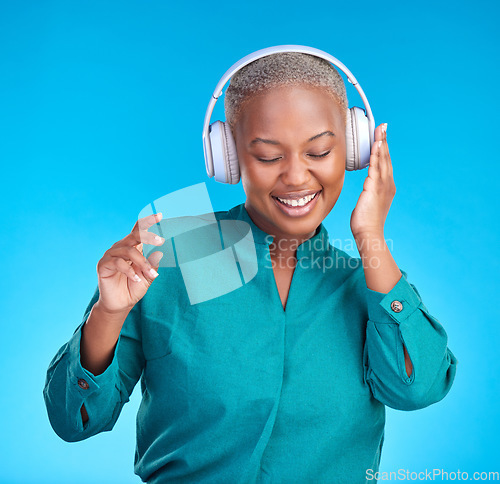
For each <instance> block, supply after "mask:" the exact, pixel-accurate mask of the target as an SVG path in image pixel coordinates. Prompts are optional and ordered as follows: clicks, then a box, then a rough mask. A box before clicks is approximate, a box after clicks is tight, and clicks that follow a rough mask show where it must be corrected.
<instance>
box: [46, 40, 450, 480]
mask: <svg viewBox="0 0 500 484" xmlns="http://www.w3.org/2000/svg"><path fill="white" fill-rule="evenodd" d="M281 50H283V49H281ZM302 50H303V48H302ZM358 92H359V91H358ZM211 102H213V101H211ZM365 106H366V104H365ZM352 109H355V108H351V109H349V110H348V109H347V99H346V97H345V88H344V85H343V83H342V79H341V77H340V75H339V74H338V73H337V72H336V70H335V69H334V68H333V67H332V66H331V65H330V64H329V63H328V62H326V61H324V60H323V59H319V58H316V57H315V56H314V55H310V54H307V53H303V52H279V53H278V52H274V53H273V52H266V55H261V57H260V58H258V59H256V60H254V61H253V62H250V63H248V64H247V65H246V66H245V67H243V68H241V69H240V70H239V71H238V72H237V73H236V74H235V75H234V76H233V78H232V79H231V84H230V85H229V87H228V89H227V93H226V111H227V119H228V122H227V125H223V126H222V128H221V127H220V126H218V125H217V124H214V125H213V129H212V132H211V133H210V135H211V138H210V140H209V143H208V144H207V145H206V146H205V156H206V160H208V159H209V158H210V157H212V161H214V158H215V161H214V164H216V163H219V162H220V160H217V159H216V158H217V156H218V155H221V156H223V157H224V160H225V161H224V163H226V162H227V163H226V165H225V168H227V169H223V170H222V171H223V172H224V173H222V174H221V177H220V178H216V179H219V180H225V181H227V182H233V183H234V182H236V181H238V180H239V178H240V173H241V180H242V183H243V188H244V191H245V194H246V200H245V202H244V203H241V204H240V205H238V206H236V207H233V208H231V209H230V210H227V211H221V212H217V213H216V214H214V215H215V218H216V220H217V222H218V223H219V224H221V225H222V224H223V223H227V221H232V222H234V221H238V223H241V221H243V222H245V223H246V224H247V225H248V226H249V227H250V228H251V234H252V236H253V242H254V245H255V246H253V245H252V244H250V245H252V247H251V249H252V253H253V254H254V256H255V258H256V259H257V263H256V266H257V267H258V270H257V271H256V273H255V276H254V277H253V278H252V279H251V280H249V281H246V283H245V284H243V285H242V286H241V287H239V288H237V289H235V290H231V291H229V292H227V293H225V294H224V295H222V296H219V297H216V298H213V299H210V300H203V301H202V302H199V303H196V304H191V303H190V301H189V299H188V296H187V294H186V288H185V287H184V284H183V279H182V274H181V270H180V269H179V267H178V266H176V265H175V264H173V265H168V264H166V265H165V266H163V267H162V266H160V263H159V260H160V258H161V256H162V255H163V254H162V252H161V251H158V252H154V253H153V254H151V256H150V257H149V259H147V260H146V259H145V257H144V256H143V253H142V248H143V245H142V242H145V243H148V244H151V245H157V246H160V245H163V244H164V242H165V239H162V238H159V237H154V235H153V234H152V233H150V232H148V228H150V227H152V226H154V224H156V223H158V222H159V220H160V219H161V216H159V215H156V216H155V215H150V216H148V217H145V218H144V219H141V220H139V221H138V223H136V225H135V226H134V228H133V230H132V232H131V233H130V234H129V235H127V236H126V237H125V238H124V239H122V240H121V241H119V242H117V243H116V244H114V245H113V246H112V248H111V249H109V251H107V252H106V253H105V255H104V257H103V258H102V259H101V260H100V261H99V263H98V266H97V272H98V289H97V290H96V291H95V294H94V296H93V298H92V300H91V301H90V303H89V305H88V306H87V310H86V312H85V315H84V320H83V322H82V324H81V325H80V326H79V327H78V328H77V330H76V331H75V333H74V335H73V337H72V339H71V340H70V341H69V342H68V343H67V344H66V345H64V346H63V347H62V348H61V349H60V350H59V352H58V354H57V355H56V356H55V357H54V359H53V360H52V362H51V363H50V366H49V369H48V372H47V380H46V384H45V389H44V397H45V401H46V405H47V409H48V412H49V417H50V420H51V423H52V426H53V427H54V429H55V431H56V432H57V433H58V434H59V435H60V436H61V437H62V438H63V439H65V440H68V441H75V440H82V439H85V438H88V437H90V436H92V435H95V434H97V433H99V432H102V431H106V430H111V429H112V428H113V426H114V424H115V422H116V421H117V419H118V416H119V414H120V411H121V409H122V407H123V405H124V404H125V403H126V402H127V401H128V399H129V396H130V394H131V393H132V391H133V388H134V387H135V385H136V384H137V382H138V381H139V379H140V378H141V390H142V396H143V399H142V402H141V407H140V409H139V413H138V415H137V451H136V459H135V472H136V474H138V475H139V476H140V477H141V479H142V480H143V481H144V482H148V483H170V482H172V483H178V482H186V483H187V482H192V483H209V482H210V483H213V482H217V483H219V482H220V483H237V484H257V483H259V484H264V483H268V484H269V483H294V482H298V483H303V482H304V483H306V482H319V483H335V484H353V483H354V484H355V483H362V482H367V481H369V480H370V476H373V474H374V473H376V472H377V471H378V469H379V465H380V458H381V452H382V446H383V442H384V428H385V406H390V407H393V408H396V409H400V410H414V409H419V408H423V407H426V406H428V405H431V404H433V403H435V402H438V401H439V400H441V399H442V398H443V397H444V396H445V395H446V394H447V393H448V391H449V389H450V388H451V385H452V383H453V380H454V377H455V371H456V364H457V360H456V358H455V356H454V355H453V353H452V352H451V351H450V349H449V348H448V347H447V335H446V332H445V330H444V328H443V326H442V325H441V323H440V322H439V321H438V320H437V319H436V318H435V317H434V316H432V315H431V314H430V313H429V311H428V310H427V308H426V307H425V305H424V304H423V302H422V299H421V298H420V294H419V292H418V291H417V289H416V287H415V286H414V285H413V284H410V283H409V282H408V280H407V277H406V273H405V272H404V271H403V270H401V269H399V267H398V266H397V264H396V262H395V261H394V259H393V257H392V255H391V253H390V251H389V248H388V247H387V244H386V243H385V240H384V230H383V229H384V223H385V219H386V216H387V213H388V211H389V207H390V205H391V202H392V200H393V198H394V196H395V186H394V180H393V176H392V165H391V160H390V156H389V150H388V144H387V125H386V124H382V125H379V126H378V127H377V128H376V129H375V130H374V133H370V136H369V133H368V129H366V131H365V133H364V135H365V136H364V139H365V140H370V141H371V135H372V134H374V141H375V142H374V143H373V144H371V143H370V146H369V148H370V150H371V151H370V152H368V153H367V158H369V169H368V173H367V177H366V180H365V183H364V186H363V191H362V193H361V194H360V197H359V199H358V202H357V204H356V207H355V208H354V210H353V212H352V216H351V230H352V233H353V236H354V238H355V240H356V243H357V246H358V250H359V253H360V257H359V258H355V257H350V256H349V255H348V254H346V253H345V252H343V251H342V250H340V249H337V248H336V247H334V246H332V245H331V244H330V243H329V240H328V233H327V231H326V228H325V226H324V225H323V221H324V219H325V218H326V217H327V216H328V214H329V213H330V212H331V211H332V209H333V208H334V206H335V204H336V202H337V200H338V197H339V195H340V193H341V191H342V187H343V184H344V177H345V172H346V168H347V167H348V166H349V163H348V161H349V159H350V158H351V155H352V153H351V151H353V147H355V148H356V149H354V156H355V159H356V162H355V163H354V165H355V166H358V168H359V167H362V166H363V165H362V164H359V159H360V154H359V152H360V151H362V143H361V142H360V141H359V140H358V139H357V138H358V136H359V133H358V131H359V130H358V127H359V126H358V125H359V124H360V123H361V124H362V122H363V118H364V114H363V117H359V116H358V115H359V113H353V111H352ZM358 109H359V108H358ZM209 117H210V113H209V115H208V116H207V117H206V126H207V129H208V123H207V118H209ZM219 123H220V122H219ZM366 126H368V124H367V125H366ZM353 131H356V134H355V135H354V136H352V132H353ZM217 142H219V146H217ZM222 147H224V148H223V149H222ZM217 149H218V150H219V151H218V152H217V153H218V155H217V153H216V150H217ZM224 163H222V164H220V163H219V165H218V167H219V168H221V165H224ZM206 166H207V171H208V172H209V174H210V173H211V174H212V175H213V172H215V171H214V170H211V169H210V163H207V165H206ZM212 168H213V166H212ZM228 174H229V176H228ZM218 235H219V234H218V233H217V237H215V238H216V239H217V240H219V237H218ZM221 240H222V239H221ZM194 242H195V245H197V246H202V247H206V245H207V243H208V242H209V241H208V238H207V240H198V239H196V240H194ZM177 247H179V246H177ZM163 250H164V251H165V253H166V255H168V256H169V257H165V258H164V259H168V258H170V259H172V257H170V256H171V255H172V254H170V253H169V252H174V251H175V250H176V249H175V244H173V238H172V240H171V241H169V244H165V246H164V248H163ZM174 255H175V253H174ZM237 256H238V263H239V269H240V272H241V271H242V270H243V269H244V264H245V254H244V253H242V252H241V251H240V252H238V254H237ZM162 260H163V259H162ZM154 268H156V269H158V273H159V277H158V273H157V272H156V271H155V270H154ZM151 270H152V272H151ZM217 271H219V272H222V276H223V278H224V277H226V273H225V272H224V271H223V270H221V269H220V268H218V267H215V268H214V272H217ZM208 272H209V271H205V273H204V274H203V277H202V283H204V284H209V283H210V281H212V280H213V279H212V278H211V277H212V274H209V273H208Z"/></svg>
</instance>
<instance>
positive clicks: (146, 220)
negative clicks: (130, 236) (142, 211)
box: [132, 212, 163, 230]
mask: <svg viewBox="0 0 500 484" xmlns="http://www.w3.org/2000/svg"><path fill="white" fill-rule="evenodd" d="M162 217H163V214H162V213H161V212H158V213H153V214H151V215H148V216H146V217H143V218H140V219H139V220H137V222H136V223H135V225H134V227H133V229H132V230H134V229H135V228H136V227H137V228H138V229H139V230H147V229H149V227H151V226H152V225H154V224H155V223H158V222H159V221H160V220H161V219H162Z"/></svg>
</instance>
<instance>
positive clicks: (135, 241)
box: [115, 230, 165, 251]
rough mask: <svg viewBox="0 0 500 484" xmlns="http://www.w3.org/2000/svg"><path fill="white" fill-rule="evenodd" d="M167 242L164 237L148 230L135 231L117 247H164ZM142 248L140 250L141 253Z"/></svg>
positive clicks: (116, 245)
mask: <svg viewBox="0 0 500 484" xmlns="http://www.w3.org/2000/svg"><path fill="white" fill-rule="evenodd" d="M164 242H165V239H164V238H163V237H160V236H159V235H158V234H155V233H154V232H148V231H147V230H133V231H132V232H130V234H128V235H126V236H125V237H123V239H122V240H120V241H119V242H117V243H116V244H115V247H127V246H131V245H134V246H135V245H139V244H149V245H162V244H163V243H164ZM141 249H142V247H141V248H138V250H139V251H141Z"/></svg>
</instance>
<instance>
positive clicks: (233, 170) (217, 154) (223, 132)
mask: <svg viewBox="0 0 500 484" xmlns="http://www.w3.org/2000/svg"><path fill="white" fill-rule="evenodd" d="M210 145H211V147H212V160H213V165H214V177H215V180H216V181H218V182H221V183H231V184H236V183H238V182H239V180H240V166H239V163H238V156H237V154H236V143H235V142H234V138H233V134H232V133H231V128H230V127H229V125H228V124H226V123H223V122H222V121H215V122H214V123H212V124H211V125H210Z"/></svg>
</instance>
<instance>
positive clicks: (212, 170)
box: [203, 45, 375, 183]
mask: <svg viewBox="0 0 500 484" xmlns="http://www.w3.org/2000/svg"><path fill="white" fill-rule="evenodd" d="M278 52H300V53H303V54H310V55H313V56H315V57H320V58H321V59H325V60H327V61H329V62H330V63H332V64H333V65H334V66H336V67H338V68H339V69H340V70H342V72H344V74H345V75H346V76H347V79H348V81H349V82H350V83H351V84H352V85H353V86H354V87H355V88H356V90H357V91H358V93H359V95H360V96H361V99H362V100H363V104H364V105H365V108H366V114H365V111H364V110H363V109H362V108H358V107H356V106H355V107H352V108H350V109H349V110H348V111H347V122H346V133H345V137H346V148H347V151H346V153H347V156H346V170H362V169H363V168H366V167H367V166H368V164H369V162H370V151H371V146H372V144H373V141H374V139H375V120H374V119H373V114H372V110H371V109H370V105H369V104H368V99H366V96H365V93H364V92H363V89H361V86H360V85H359V84H358V81H356V78H355V77H354V76H353V75H352V73H351V71H349V69H347V67H346V66H345V65H344V64H342V62H340V61H339V60H337V59H336V58H335V57H333V56H331V55H330V54H327V53H326V52H323V51H322V50H319V49H315V48H313V47H306V46H303V45H278V46H276V47H268V48H266V49H261V50H258V51H256V52H254V53H253V54H249V55H247V56H245V57H243V59H241V60H239V61H238V62H236V64H233V65H232V66H231V67H230V68H229V69H228V70H227V71H226V73H225V74H224V75H223V76H222V78H221V80H220V81H219V83H218V84H217V86H216V88H215V91H214V93H213V95H212V99H210V102H209V103H208V108H207V112H206V114H205V122H204V124H203V151H204V154H205V168H206V170H207V175H208V176H209V177H210V178H211V177H213V176H215V180H216V181H218V182H221V183H238V181H239V180H240V168H239V163H238V156H237V154H236V144H235V142H234V138H233V135H232V133H231V129H230V128H229V125H228V124H227V123H225V122H222V121H215V122H214V123H212V124H210V117H211V116H212V112H213V110H214V107H215V103H216V102H217V99H218V98H219V97H220V96H221V94H222V88H223V87H224V86H225V84H226V83H227V82H228V81H229V80H230V79H231V77H232V76H233V75H234V74H236V72H238V71H239V70H240V69H241V68H242V67H244V66H246V65H247V64H250V62H253V61H255V60H257V59H260V58H261V57H265V56H268V55H271V54H276V53H278Z"/></svg>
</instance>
